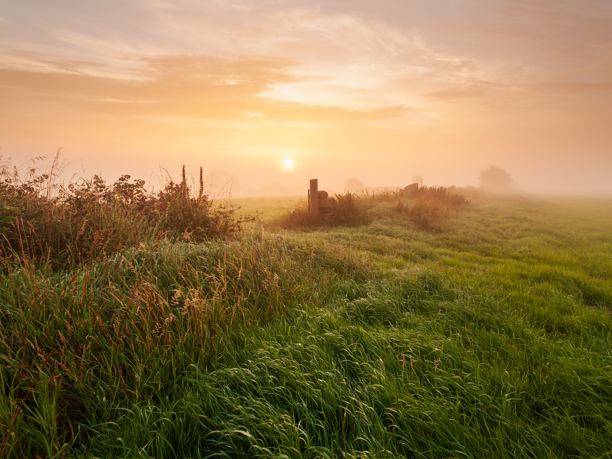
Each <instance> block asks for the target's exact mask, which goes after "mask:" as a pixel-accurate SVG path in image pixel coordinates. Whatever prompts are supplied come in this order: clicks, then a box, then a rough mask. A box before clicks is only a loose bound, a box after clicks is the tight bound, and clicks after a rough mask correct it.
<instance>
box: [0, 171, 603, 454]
mask: <svg viewBox="0 0 612 459" xmlns="http://www.w3.org/2000/svg"><path fill="white" fill-rule="evenodd" d="M9 172H10V171H8V169H6V170H5V175H6V174H9ZM6 176H7V177H9V176H10V174H9V175H6ZM12 177H13V179H12V180H13V182H10V183H9V182H6V181H5V182H3V183H5V185H3V186H4V187H3V188H1V189H0V191H1V192H0V196H1V199H2V201H1V208H0V211H2V214H0V225H3V226H2V231H3V241H2V243H1V244H0V248H1V250H2V253H1V255H0V258H1V267H0V426H1V427H0V457H6V458H19V457H33V458H34V457H41V458H43V457H45V458H61V457H83V458H85V457H89V458H90V457H99V458H108V457H117V458H119V457H130V458H133V457H143V458H145V457H168V458H169V457H177V458H178V457H180V458H183V457H191V458H200V457H275V458H301V457H329V458H331V457H339V458H367V457H376V458H383V457H389V458H391V457H414V458H417V457H427V458H464V457H465V458H491V457H496V458H534V457H537V458H580V457H583V458H587V457H588V458H604V457H610V456H612V355H611V349H612V200H611V199H609V198H561V197H558V198H552V197H536V196H493V195H487V194H485V193H482V192H477V190H456V191H453V194H452V195H449V196H451V197H452V196H454V195H455V194H461V195H462V196H463V195H465V196H466V197H467V198H468V199H469V200H470V201H469V202H465V203H463V202H462V203H459V204H460V205H459V204H457V207H456V208H455V207H452V206H451V207H452V208H451V207H444V208H443V209H442V208H441V207H440V205H438V204H439V203H440V202H441V201H431V200H430V201H422V202H421V203H420V204H419V202H420V201H418V199H416V198H415V197H414V196H413V197H406V196H401V195H398V194H395V195H391V194H388V195H387V196H384V195H379V196H378V197H376V196H353V197H352V198H346V196H345V197H344V198H345V199H344V202H345V203H346V202H348V201H350V203H348V204H347V206H348V207H346V208H345V210H346V209H349V210H350V209H353V210H355V209H357V210H358V211H359V212H358V216H359V218H345V217H346V215H349V214H348V213H346V214H344V215H343V216H342V218H340V217H338V219H337V220H334V219H328V220H321V221H307V220H306V219H304V218H303V215H301V214H299V212H297V213H296V212H294V213H293V214H290V213H289V212H288V210H289V209H291V208H293V207H294V204H295V205H297V206H299V205H300V203H299V202H298V203H295V201H292V199H293V198H291V199H289V198H284V199H280V198H279V199H278V200H277V201H274V200H262V201H261V203H260V205H258V203H257V201H256V200H249V201H246V202H241V204H243V206H244V208H243V209H242V210H240V211H238V212H236V211H235V210H234V209H232V208H231V207H228V206H225V207H222V208H219V207H218V206H217V205H216V204H215V203H213V202H211V201H209V200H207V199H206V197H205V196H202V193H201V192H200V193H198V190H197V189H196V190H189V189H188V188H187V187H185V185H184V184H183V183H184V181H183V182H179V183H178V184H176V183H173V184H171V185H170V184H169V185H168V186H170V188H168V187H167V188H166V189H165V190H162V191H160V192H159V193H158V194H156V195H154V196H152V195H150V194H146V193H145V192H144V191H142V194H139V193H140V192H139V190H141V189H142V188H141V187H139V186H138V183H137V182H134V181H130V180H129V178H128V179H124V180H123V182H121V183H119V182H117V183H119V187H118V188H117V187H115V186H114V185H113V186H107V185H104V186H102V184H100V183H99V184H98V185H99V186H98V188H97V189H96V188H95V187H93V185H94V184H93V182H89V184H87V183H84V184H83V183H82V184H81V185H79V186H80V188H79V187H75V188H74V189H73V190H72V195H71V194H70V192H69V190H68V191H66V193H67V194H65V195H64V196H63V198H62V199H63V200H61V199H60V198H61V196H59V195H58V196H57V197H53V196H51V195H50V194H47V195H45V193H44V190H45V189H44V187H43V188H41V186H42V185H40V184H41V183H44V181H45V180H47V179H41V180H40V181H39V183H38V185H37V182H35V181H34V182H33V181H32V180H35V176H34V175H32V177H30V179H28V180H21V181H17V179H16V178H15V176H14V175H13V176H12ZM9 178H10V177H9ZM6 183H9V185H10V186H9V185H6ZM27 184H29V185H28V186H30V189H27V187H26V188H23V186H24V185H27ZM122 184H123V185H122ZM39 185H40V186H39ZM20 186H21V187H22V188H19V187H20ZM37 186H38V188H37ZM130 186H131V188H130ZM96 190H97V191H96ZM93 192H95V193H97V194H95V193H94V194H95V195H92V194H91V193H93ZM105 192H108V193H107V194H104V193H105ZM121 193H123V194H121ZM436 193H437V194H436ZM440 193H441V192H440V191H436V190H434V191H432V192H431V194H430V196H434V195H436V196H438V198H437V199H441V198H440ZM444 193H446V191H444ZM41 196H42V198H41ZM45 196H46V197H45ZM70 196H73V197H72V198H70ZM138 196H140V198H138ZM43 198H44V199H43ZM141 198H142V199H141ZM58 199H59V200H58ZM71 199H72V201H71ZM432 199H433V198H432ZM445 199H446V198H445ZM24 200H25V201H24ZM28 200H29V201H28ZM432 202H433V203H434V204H435V203H438V204H436V206H437V207H436V206H434V207H431V205H432ZM445 202H446V201H445ZM448 202H450V201H448ZM100 203H104V205H100ZM279 203H280V204H281V205H280V207H279V206H278V205H277V204H279ZM427 203H429V204H427ZM428 205H429V206H430V207H427V206H428ZM28 206H29V207H28ZM350 206H353V207H350ZM355 206H356V207H355ZM449 206H450V204H449ZM415 209H416V210H415ZM440 209H442V210H440ZM251 210H253V211H254V210H263V214H262V215H261V216H260V218H259V220H257V221H252V219H250V218H248V217H247V215H250V214H251V213H250V212H251ZM79 212H80V213H79ZM240 212H242V213H240ZM347 212H348V211H347ZM296 215H297V217H296ZM300 215H301V216H300ZM356 215H357V214H356ZM16 222H17V223H16ZM198 228H200V230H198ZM60 235H63V236H62V237H63V239H61V238H60Z"/></svg>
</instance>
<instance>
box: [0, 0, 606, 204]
mask: <svg viewBox="0 0 612 459" xmlns="http://www.w3.org/2000/svg"><path fill="white" fill-rule="evenodd" d="M0 101H1V104H0V148H1V149H0V153H1V154H2V155H3V156H4V157H5V158H6V157H10V158H12V162H13V163H14V164H21V163H22V162H24V161H26V160H27V159H29V158H32V157H35V156H40V155H45V156H53V154H54V153H55V151H56V150H57V149H58V148H59V147H62V154H63V157H64V158H65V159H67V160H69V161H70V162H71V165H70V168H72V169H73V170H78V171H82V170H85V171H86V172H87V173H93V172H97V171H101V172H102V173H103V175H104V176H105V177H107V178H109V179H113V178H116V177H117V176H118V175H120V174H122V173H131V174H132V175H133V176H138V177H143V178H149V177H150V176H151V174H157V173H158V172H159V170H160V167H162V168H166V169H168V170H169V171H171V172H173V173H176V174H177V175H178V174H179V173H180V167H181V165H182V164H186V165H187V167H188V169H189V170H195V168H196V167H198V166H200V165H201V166H203V167H204V169H205V170H206V171H208V172H209V173H211V172H212V173H213V176H214V177H227V176H229V175H234V176H236V177H237V178H238V179H239V182H240V184H241V186H237V187H236V188H235V190H234V191H236V190H238V191H239V189H241V190H242V192H243V193H250V194H258V193H260V194H261V193H274V192H275V191H276V192H280V191H285V192H288V191H291V190H294V189H298V190H301V189H305V188H306V187H307V181H308V179H309V178H314V177H318V178H319V179H320V180H321V187H322V188H327V189H336V190H341V189H342V187H343V183H344V181H345V180H346V179H348V178H350V177H357V178H360V179H362V180H363V181H364V182H365V183H366V184H367V185H371V186H380V185H405V184H408V183H409V182H410V181H411V179H412V177H413V176H414V175H417V174H421V175H422V176H423V178H424V182H425V184H429V185H433V184H435V185H451V184H457V185H470V184H471V185H477V184H478V182H477V178H478V173H479V171H480V170H482V169H484V168H487V167H488V166H490V165H497V166H499V167H502V168H504V169H506V170H507V171H509V172H510V173H511V175H512V176H513V178H514V181H515V186H516V187H517V188H518V189H520V190H524V191H550V192H567V193H606V194H610V193H612V2H610V1H609V0H435V1H433V0H377V1H370V0H329V1H304V0H259V1H255V0H231V1H225V0H210V1H196V0H147V1H145V0H140V1H138V0H121V1H119V0H115V1H111V0H109V1H105V2H100V1H93V0H55V1H53V2H49V1H45V0H20V1H18V2H12V1H9V0H0ZM286 158H291V159H293V161H294V166H293V168H291V169H287V168H284V167H283V160H284V159H286ZM219 171H225V172H224V173H222V172H219ZM275 183H277V185H273V184H275Z"/></svg>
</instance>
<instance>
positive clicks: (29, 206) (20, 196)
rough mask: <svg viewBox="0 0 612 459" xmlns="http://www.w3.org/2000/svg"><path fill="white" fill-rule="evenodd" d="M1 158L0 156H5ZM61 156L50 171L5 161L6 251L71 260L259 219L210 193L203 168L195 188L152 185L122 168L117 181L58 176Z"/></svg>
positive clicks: (0, 216) (2, 214)
mask: <svg viewBox="0 0 612 459" xmlns="http://www.w3.org/2000/svg"><path fill="white" fill-rule="evenodd" d="M0 160H1V157H0ZM58 174H59V171H58V158H57V157H56V158H55V161H54V162H53V165H52V166H51V168H50V170H49V171H48V172H40V171H38V170H37V169H36V168H34V167H30V168H28V169H27V170H26V171H25V172H24V171H19V170H16V169H15V168H11V167H9V165H8V164H6V163H3V164H2V166H1V167H0V230H1V231H2V234H3V238H2V239H0V251H2V253H4V254H5V255H6V254H10V253H11V252H17V253H18V254H19V255H20V256H21V257H22V259H24V260H30V261H33V260H44V262H45V263H51V264H54V265H56V266H64V267H68V268H70V267H72V266H73V265H75V264H80V263H82V262H83V261H87V262H89V261H91V260H92V259H102V258H104V257H107V256H110V255H112V254H114V253H117V252H118V251H120V250H123V249H125V248H127V247H135V246H138V245H139V244H141V243H144V242H146V241H150V240H151V239H152V238H157V239H159V238H162V237H166V238H169V239H171V240H177V239H180V238H185V239H189V240H193V241H194V242H199V241H203V240H205V239H207V238H209V237H211V236H223V235H230V234H233V233H236V232H237V231H239V230H240V228H241V226H242V224H244V223H245V222H246V221H251V220H252V219H250V218H248V217H241V218H236V217H235V215H234V213H235V209H233V208H228V207H224V206H216V205H214V203H213V201H212V200H210V199H209V198H208V196H207V195H205V194H204V193H203V183H202V170H201V169H200V187H199V190H198V191H197V192H196V191H195V190H192V189H191V188H190V187H189V186H188V185H187V180H186V177H185V171H184V168H183V178H182V181H180V182H179V183H174V182H173V181H172V180H168V182H167V183H166V185H165V187H164V188H163V189H162V190H161V191H159V192H157V193H153V192H149V191H148V190H147V189H146V188H145V182H144V180H131V177H130V176H129V175H123V176H121V177H120V178H119V179H118V180H117V181H116V182H115V183H113V184H112V185H107V184H106V182H105V181H104V180H103V179H102V178H101V177H100V176H98V175H94V176H93V178H92V179H91V180H87V179H79V180H76V181H73V182H71V183H69V184H68V185H64V184H62V183H56V178H57V176H58Z"/></svg>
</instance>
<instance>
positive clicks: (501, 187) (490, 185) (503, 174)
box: [480, 166, 512, 193]
mask: <svg viewBox="0 0 612 459" xmlns="http://www.w3.org/2000/svg"><path fill="white" fill-rule="evenodd" d="M511 184H512V177H511V176H510V174H509V173H508V172H507V171H505V170H504V169H501V168H499V167H496V166H491V167H489V168H488V169H485V170H482V171H480V186H481V187H482V188H484V189H486V190H490V191H496V192H500V193H501V192H508V191H510V185H511Z"/></svg>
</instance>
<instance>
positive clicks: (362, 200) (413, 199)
mask: <svg viewBox="0 0 612 459" xmlns="http://www.w3.org/2000/svg"><path fill="white" fill-rule="evenodd" d="M415 185H416V184H415ZM334 200H335V205H334V207H333V208H332V210H331V211H330V212H328V213H320V214H319V215H312V214H311V213H310V212H309V211H308V207H307V206H306V205H301V206H300V207H298V208H297V209H295V210H293V211H292V212H291V213H289V214H288V215H286V216H285V217H284V219H283V220H282V221H281V226H284V227H286V228H309V227H319V226H339V225H341V226H356V225H360V224H365V223H368V222H369V221H370V220H371V219H372V217H371V214H372V212H368V211H370V210H371V209H373V208H375V207H376V206H379V205H380V204H382V203H387V202H394V201H397V204H396V205H395V206H394V207H393V210H394V211H395V212H397V213H399V214H403V215H406V216H407V217H408V218H409V219H410V220H411V221H412V222H414V223H415V224H416V225H417V226H418V227H419V228H421V229H425V230H436V229H440V228H441V226H442V224H443V223H444V222H445V221H446V220H447V219H448V218H450V217H453V216H457V215H458V213H459V210H461V209H464V208H466V207H468V206H469V205H470V203H471V202H470V201H469V200H468V199H467V198H466V197H465V196H464V195H463V193H461V192H460V191H457V190H456V188H455V187H450V188H446V187H426V186H424V187H414V186H412V187H406V188H405V189H398V190H389V189H383V190H379V191H367V190H366V191H364V192H362V193H350V192H347V193H345V194H336V195H335V197H334Z"/></svg>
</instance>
